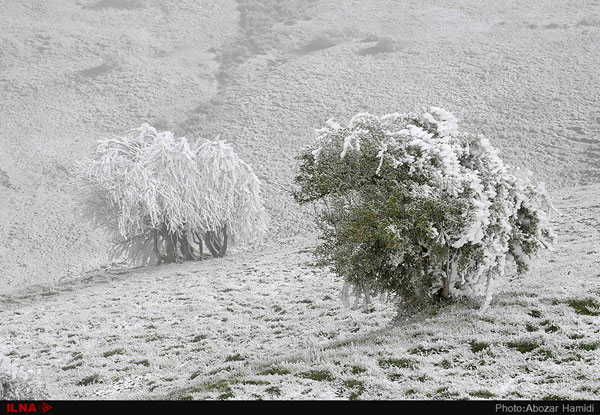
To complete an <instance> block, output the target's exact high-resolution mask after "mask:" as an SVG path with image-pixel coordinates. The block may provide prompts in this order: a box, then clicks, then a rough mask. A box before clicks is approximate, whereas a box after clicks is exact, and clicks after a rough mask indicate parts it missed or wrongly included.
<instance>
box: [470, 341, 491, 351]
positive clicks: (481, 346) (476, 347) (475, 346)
mask: <svg viewBox="0 0 600 415" xmlns="http://www.w3.org/2000/svg"><path fill="white" fill-rule="evenodd" d="M488 347H490V344H489V343H488V342H478V341H476V340H473V341H472V342H471V351H472V352H473V353H479V352H480V351H482V350H485V349H487V348H488Z"/></svg>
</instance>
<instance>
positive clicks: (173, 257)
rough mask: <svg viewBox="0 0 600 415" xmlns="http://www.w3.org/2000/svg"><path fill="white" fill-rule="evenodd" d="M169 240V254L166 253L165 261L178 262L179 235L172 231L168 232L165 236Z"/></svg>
mask: <svg viewBox="0 0 600 415" xmlns="http://www.w3.org/2000/svg"><path fill="white" fill-rule="evenodd" d="M165 241H166V242H167V254H166V255H165V262H169V263H170V262H176V261H177V237H176V236H175V235H173V234H172V233H168V234H167V236H166V237H165Z"/></svg>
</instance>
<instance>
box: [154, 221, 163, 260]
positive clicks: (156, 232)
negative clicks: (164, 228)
mask: <svg viewBox="0 0 600 415" xmlns="http://www.w3.org/2000/svg"><path fill="white" fill-rule="evenodd" d="M152 239H153V242H154V255H156V265H160V264H161V263H162V262H163V256H162V255H161V253H160V250H159V249H158V230H156V229H154V230H153V231H152Z"/></svg>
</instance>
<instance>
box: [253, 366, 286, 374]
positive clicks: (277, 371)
mask: <svg viewBox="0 0 600 415" xmlns="http://www.w3.org/2000/svg"><path fill="white" fill-rule="evenodd" d="M290 373H291V372H290V371H289V370H287V369H284V368H282V367H270V368H268V369H265V370H263V371H262V372H260V373H259V375H262V376H268V375H280V376H283V375H289V374H290Z"/></svg>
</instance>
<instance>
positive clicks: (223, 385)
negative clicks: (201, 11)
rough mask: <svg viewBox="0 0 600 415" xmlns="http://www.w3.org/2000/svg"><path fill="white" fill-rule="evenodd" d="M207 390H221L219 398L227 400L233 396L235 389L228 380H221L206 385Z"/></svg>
mask: <svg viewBox="0 0 600 415" xmlns="http://www.w3.org/2000/svg"><path fill="white" fill-rule="evenodd" d="M206 390H209V391H215V392H219V393H220V395H219V397H218V399H220V400H225V399H229V398H233V396H234V395H233V390H232V389H231V387H230V386H229V383H228V382H227V381H226V380H220V381H218V382H214V383H211V384H209V385H207V386H206Z"/></svg>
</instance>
